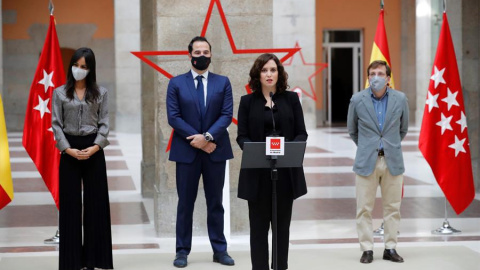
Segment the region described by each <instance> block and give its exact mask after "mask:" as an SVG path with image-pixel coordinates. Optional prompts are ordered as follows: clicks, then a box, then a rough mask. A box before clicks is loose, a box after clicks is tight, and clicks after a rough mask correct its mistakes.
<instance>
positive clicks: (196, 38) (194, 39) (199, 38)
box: [188, 36, 212, 54]
mask: <svg viewBox="0 0 480 270" xmlns="http://www.w3.org/2000/svg"><path fill="white" fill-rule="evenodd" d="M197 41H205V42H207V43H208V46H209V47H210V52H211V51H212V45H211V44H210V42H208V40H207V39H206V38H205V37H201V36H196V37H194V38H192V40H191V41H190V44H188V53H189V54H192V51H193V43H195V42H197Z"/></svg>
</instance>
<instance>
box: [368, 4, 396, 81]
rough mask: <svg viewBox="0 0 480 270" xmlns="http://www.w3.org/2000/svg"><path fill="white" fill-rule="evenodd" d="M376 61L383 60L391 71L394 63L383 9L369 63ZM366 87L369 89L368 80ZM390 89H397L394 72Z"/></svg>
mask: <svg viewBox="0 0 480 270" xmlns="http://www.w3.org/2000/svg"><path fill="white" fill-rule="evenodd" d="M375 60H383V61H385V62H387V64H388V66H389V67H390V69H391V68H392V63H391V62H390V53H389V50H388V42H387V32H386V31H385V23H384V20H383V8H382V9H381V10H380V16H379V17H378V23H377V32H375V40H374V41H373V47H372V56H371V57H370V62H369V63H372V62H373V61H375ZM365 87H368V80H367V82H366V84H365ZM390 87H391V88H395V84H394V82H393V72H392V76H391V77H390Z"/></svg>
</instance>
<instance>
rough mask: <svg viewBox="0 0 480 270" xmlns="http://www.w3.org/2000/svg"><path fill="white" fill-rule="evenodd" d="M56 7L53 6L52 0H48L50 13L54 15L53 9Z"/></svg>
mask: <svg viewBox="0 0 480 270" xmlns="http://www.w3.org/2000/svg"><path fill="white" fill-rule="evenodd" d="M54 9H55V7H54V6H53V2H52V0H50V1H48V10H49V11H50V15H53V10H54Z"/></svg>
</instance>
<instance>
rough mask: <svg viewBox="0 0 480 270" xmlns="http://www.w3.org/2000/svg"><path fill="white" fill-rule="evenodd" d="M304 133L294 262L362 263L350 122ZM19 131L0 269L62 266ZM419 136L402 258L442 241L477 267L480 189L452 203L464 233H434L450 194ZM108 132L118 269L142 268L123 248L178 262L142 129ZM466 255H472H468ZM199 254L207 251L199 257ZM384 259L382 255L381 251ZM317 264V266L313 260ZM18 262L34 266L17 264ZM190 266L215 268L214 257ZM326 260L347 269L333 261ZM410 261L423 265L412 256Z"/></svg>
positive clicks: (410, 142)
mask: <svg viewBox="0 0 480 270" xmlns="http://www.w3.org/2000/svg"><path fill="white" fill-rule="evenodd" d="M308 133H309V139H308V144H307V153H306V155H305V160H304V167H305V173H306V177H307V183H308V194H307V195H306V196H304V197H302V198H300V199H299V200H297V201H296V202H295V204H294V211H293V220H292V225H291V241H290V243H291V246H290V249H291V250H292V254H291V258H290V261H291V263H290V269H305V267H303V266H302V265H301V264H302V262H301V261H302V260H299V258H302V257H301V256H304V254H310V253H311V252H313V253H315V252H316V251H317V250H318V251H321V252H319V253H322V254H329V253H328V252H331V254H332V255H331V256H330V257H332V256H333V257H335V256H339V255H338V254H339V253H338V252H337V253H335V252H332V251H340V252H341V251H345V252H347V251H348V252H350V253H351V256H350V255H349V256H346V257H347V258H338V259H339V260H345V259H347V260H351V263H352V265H354V266H358V267H359V268H360V267H361V266H362V265H360V263H358V259H359V257H360V255H361V253H360V251H359V245H358V243H357V234H356V230H355V219H354V218H355V183H354V179H355V176H354V174H353V172H352V165H353V159H354V156H355V149H356V148H355V145H354V144H353V142H352V141H351V140H350V138H349V137H348V134H347V131H346V128H344V127H335V128H319V129H315V130H309V131H308ZM21 136H22V135H21V133H9V134H8V137H9V145H10V157H11V162H12V176H13V185H14V190H15V198H14V200H13V202H11V203H10V204H9V205H8V206H7V207H5V208H4V209H2V210H1V211H0V269H12V268H10V267H11V266H12V265H20V264H21V263H22V262H24V263H25V262H28V261H32V260H33V261H37V262H38V263H40V262H42V260H46V261H48V262H49V263H50V264H48V263H47V264H45V265H46V266H45V267H43V266H40V265H41V264H39V265H38V267H35V269H52V266H55V265H56V264H55V262H56V256H58V247H57V246H56V245H46V244H43V240H44V239H46V238H49V237H51V236H52V235H53V234H54V233H55V231H56V229H57V222H58V217H57V211H56V208H55V206H54V203H53V200H52V198H51V196H50V194H49V193H48V192H47V189H46V188H45V185H44V183H43V181H42V179H41V178H40V175H39V174H38V172H36V170H35V167H34V165H33V163H32V162H31V161H30V159H29V157H28V155H27V153H26V152H25V150H24V149H23V147H22V144H21ZM418 136H419V130H418V129H416V128H411V129H410V130H409V133H408V135H407V137H406V138H405V140H404V141H403V142H402V149H403V151H404V159H405V167H406V172H405V187H404V198H403V201H402V210H401V214H402V222H401V226H400V235H399V244H398V247H397V250H398V252H399V253H400V254H401V255H403V256H404V258H405V261H406V262H408V261H409V260H411V261H415V260H416V259H417V258H415V257H416V254H417V253H416V252H412V251H413V250H429V249H432V250H435V249H438V258H440V257H443V259H444V260H448V258H445V256H443V255H442V254H444V253H445V254H455V258H456V259H458V260H459V261H462V260H463V259H465V260H463V261H467V257H468V256H470V257H468V260H470V261H472V262H473V263H472V264H470V265H476V266H477V267H478V268H470V266H466V267H465V268H445V269H480V266H479V265H480V193H478V192H477V194H476V198H475V200H474V202H473V203H472V204H471V205H470V207H469V208H468V209H467V210H466V211H465V212H463V213H462V214H461V215H458V216H457V215H456V214H455V213H454V212H453V210H452V209H451V208H450V207H449V206H448V207H447V210H448V211H447V213H448V220H449V221H450V224H451V225H452V226H453V227H455V228H456V229H459V230H461V231H462V232H461V233H460V234H456V235H450V236H437V235H433V234H432V233H431V231H432V230H433V229H436V228H438V227H440V226H441V225H442V222H443V220H444V216H445V200H444V197H443V194H442V192H441V190H440V188H439V187H438V185H437V183H436V181H435V179H434V177H433V174H432V172H431V170H430V168H429V167H428V165H427V163H426V161H425V160H424V159H423V157H422V155H421V153H420V152H419V150H418V147H417V145H418ZM109 139H110V141H111V145H110V146H108V147H107V148H106V149H105V152H106V159H107V170H108V171H107V174H108V181H109V189H110V201H111V212H112V234H113V244H114V256H115V258H118V259H115V261H114V264H115V268H116V269H137V268H135V267H134V268H131V267H127V265H130V264H129V260H128V259H125V257H122V256H124V255H131V256H136V257H138V258H143V257H142V256H148V255H149V254H161V258H165V260H166V262H164V264H165V265H166V266H168V268H169V269H173V266H171V261H172V259H173V257H174V250H175V248H174V247H175V239H174V238H159V237H157V235H156V233H155V230H154V226H153V202H152V200H151V199H145V198H142V196H141V195H140V160H141V137H140V134H127V133H113V134H111V136H110V137H109ZM377 197H378V199H377V203H376V208H375V210H374V218H375V219H374V226H375V227H378V226H379V225H380V224H381V222H382V220H381V209H380V207H379V206H380V195H379V193H378V194H377ZM193 242H194V246H193V249H192V254H195V253H199V254H202V253H205V254H208V259H205V260H206V261H210V260H211V258H210V256H211V254H210V252H211V248H210V244H209V242H208V239H207V237H195V238H194V240H193ZM229 245H230V246H229V251H230V252H231V253H232V254H235V255H237V254H238V257H239V259H238V260H237V265H236V266H235V267H234V268H236V269H250V268H251V267H250V265H249V260H248V250H249V242H248V235H240V236H239V235H232V236H230V239H229ZM382 248H383V244H382V239H381V238H380V237H378V238H376V246H375V251H376V254H377V256H380V255H379V254H381V251H382ZM449 248H450V249H449ZM459 248H460V249H461V250H460V251H459V250H458V249H459ZM466 251H468V252H466ZM442 252H443V253H442ZM350 253H349V254H350ZM302 254H303V255H302ZM335 254H337V255H335ZM462 254H468V256H467V255H465V258H462ZM323 256H324V257H325V255H323ZM452 256H453V255H452ZM158 258H160V257H158ZM158 258H157V259H156V260H158ZM198 259H199V260H201V256H200V257H199V258H198ZM378 259H379V261H381V258H380V257H379V258H378ZM147 261H148V260H147ZM297 261H300V262H298V265H296V264H295V263H296V262H297ZM243 262H244V263H243ZM152 264H155V260H152ZM6 265H9V268H6ZM209 265H210V266H211V263H210V264H209ZM386 265H389V264H377V266H378V267H384V266H386ZM443 265H444V266H446V265H448V264H443ZM362 267H363V266H362ZM418 267H420V266H418ZM317 268H318V269H320V268H321V267H320V266H318V267H314V269H317ZM356 268H357V267H354V268H352V269H356ZM14 269H17V267H15V268H14ZM18 269H33V268H28V267H27V268H22V267H20V266H19V267H18ZM53 269H55V268H53ZM138 269H140V268H138ZM142 269H147V268H142ZM148 269H150V268H148ZM152 269H155V267H152ZM157 269H164V268H157ZM192 269H209V266H208V265H207V266H206V267H205V268H202V267H199V268H195V267H193V268H192ZM328 269H347V268H345V266H335V264H333V265H330V267H329V268H328ZM370 269H377V268H370ZM392 269H393V268H392ZM395 269H402V268H395ZM404 269H407V268H404ZM408 269H420V268H417V267H416V266H415V265H412V264H409V265H408ZM422 269H423V268H422ZM437 269H441V268H437Z"/></svg>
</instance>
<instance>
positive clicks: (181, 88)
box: [167, 71, 233, 163]
mask: <svg viewBox="0 0 480 270" xmlns="http://www.w3.org/2000/svg"><path fill="white" fill-rule="evenodd" d="M193 80H194V79H193V76H192V73H191V71H189V72H187V73H185V74H182V75H179V76H176V77H174V78H172V79H171V80H170V82H169V83H168V90H167V117H168V124H170V126H172V128H173V129H174V132H173V137H172V144H171V149H170V157H169V160H171V161H177V162H183V163H191V162H193V160H194V159H195V157H196V155H197V154H198V153H199V151H203V150H200V149H197V148H194V147H192V146H191V145H190V141H189V140H187V139H186V138H187V137H188V136H190V135H194V134H203V133H205V132H209V133H210V134H212V136H213V138H214V140H215V143H216V144H217V148H216V149H215V151H213V152H212V153H211V154H210V159H211V160H212V161H214V162H219V161H225V160H227V159H231V158H233V152H232V146H231V144H230V138H229V136H228V131H227V127H228V126H229V125H230V123H231V122H232V116H233V99H232V86H231V84H230V81H229V79H228V78H227V77H225V76H221V75H218V74H214V73H212V72H209V74H208V84H207V102H206V104H205V106H206V108H205V115H204V116H203V117H202V113H201V111H200V106H199V104H198V98H197V93H196V91H197V90H196V89H195V83H194V81H193Z"/></svg>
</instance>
